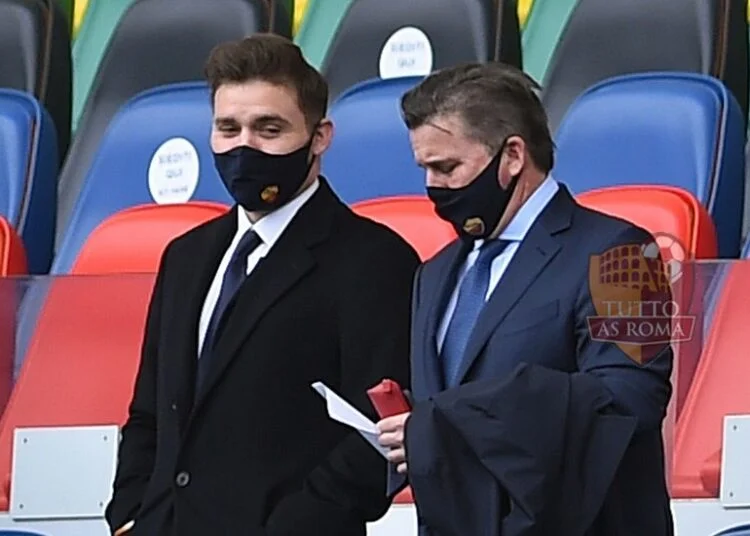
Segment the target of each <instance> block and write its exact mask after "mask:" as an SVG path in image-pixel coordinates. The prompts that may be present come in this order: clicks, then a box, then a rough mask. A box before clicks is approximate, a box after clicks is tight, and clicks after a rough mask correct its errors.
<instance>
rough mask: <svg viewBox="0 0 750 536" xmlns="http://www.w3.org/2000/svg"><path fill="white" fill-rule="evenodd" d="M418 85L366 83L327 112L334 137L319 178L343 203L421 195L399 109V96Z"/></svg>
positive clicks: (394, 80)
mask: <svg viewBox="0 0 750 536" xmlns="http://www.w3.org/2000/svg"><path fill="white" fill-rule="evenodd" d="M419 80H420V78H418V77H416V78H392V79H388V80H369V81H367V82H363V83H361V84H358V85H356V86H354V87H352V88H351V89H349V90H348V91H346V92H345V93H344V94H343V95H341V97H340V98H339V99H338V100H337V101H336V102H335V103H334V104H333V106H332V107H331V113H330V116H331V118H332V119H333V123H334V128H335V134H334V137H333V143H332V144H331V147H330V148H329V150H328V151H327V152H326V153H325V154H324V155H323V174H325V176H326V177H327V178H328V179H329V181H330V183H331V186H332V187H333V188H334V190H335V191H336V193H338V195H339V196H341V198H342V199H343V200H344V201H345V202H347V203H354V202H357V201H362V200H366V199H373V198H376V197H385V196H393V195H404V194H419V195H423V194H424V193H425V188H424V172H423V171H422V170H421V169H420V168H419V167H417V165H416V164H415V163H414V156H413V154H412V151H411V146H410V144H409V137H408V131H407V129H406V126H405V125H404V122H403V120H402V118H401V108H400V101H401V96H402V95H403V94H404V93H405V92H406V91H408V90H409V89H411V88H412V87H413V86H414V85H416V84H417V83H418V82H419Z"/></svg>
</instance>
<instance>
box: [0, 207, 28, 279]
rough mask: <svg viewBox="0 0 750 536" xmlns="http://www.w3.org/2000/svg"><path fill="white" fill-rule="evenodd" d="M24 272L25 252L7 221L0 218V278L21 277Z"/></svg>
mask: <svg viewBox="0 0 750 536" xmlns="http://www.w3.org/2000/svg"><path fill="white" fill-rule="evenodd" d="M25 273H27V271H26V251H25V250H24V247H23V243H22V242H21V239H20V238H19V236H18V235H17V234H16V232H15V231H14V230H13V228H12V227H11V226H10V224H9V223H8V221H7V220H6V219H5V218H3V217H2V216H0V277H8V276H13V275H22V274H25Z"/></svg>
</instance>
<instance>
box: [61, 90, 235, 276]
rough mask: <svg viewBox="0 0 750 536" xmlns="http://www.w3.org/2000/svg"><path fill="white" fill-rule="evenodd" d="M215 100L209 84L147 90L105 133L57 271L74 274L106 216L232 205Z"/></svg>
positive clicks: (126, 108) (136, 98)
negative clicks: (215, 142) (138, 209)
mask: <svg viewBox="0 0 750 536" xmlns="http://www.w3.org/2000/svg"><path fill="white" fill-rule="evenodd" d="M210 103H211V100H210V95H209V91H208V87H207V86H206V85H205V84H204V83H198V82H189V83H181V84H172V85H168V86H162V87H159V88H156V89H152V90H148V91H146V92H143V93H141V94H139V95H138V96H136V97H135V98H133V99H132V100H131V101H129V102H128V103H127V104H126V105H125V106H123V108H122V109H121V110H120V112H119V113H118V114H117V116H116V117H115V118H114V119H113V121H112V123H111V124H110V127H109V129H108V130H107V132H106V133H105V135H104V137H103V138H102V143H101V144H100V146H99V149H98V151H97V152H96V155H95V156H94V161H93V164H92V166H91V169H90V171H89V172H88V174H87V176H86V178H85V180H84V185H83V189H82V191H81V195H80V197H79V199H78V202H77V204H76V205H75V207H74V209H73V212H72V216H71V220H70V225H69V227H68V229H67V230H66V232H65V235H64V238H63V241H62V243H61V246H60V249H59V251H58V253H57V257H56V258H55V261H54V263H53V266H52V273H54V274H64V273H68V272H69V270H70V268H71V266H72V264H73V261H74V260H75V258H76V256H77V255H78V252H79V251H80V249H81V246H82V245H83V243H84V242H85V240H86V238H87V237H88V236H89V234H90V233H91V232H92V231H93V230H94V229H95V228H96V226H97V225H99V224H100V223H101V222H102V221H103V220H104V219H105V218H107V217H109V216H111V215H112V214H114V213H116V212H119V211H121V210H123V209H125V208H129V207H132V206H135V205H140V204H146V203H158V204H169V203H182V202H187V201H189V200H202V201H216V202H220V203H231V198H230V197H229V194H228V193H227V191H226V189H225V188H224V185H223V184H222V182H221V180H220V179H219V177H218V174H217V173H216V169H215V168H214V161H213V155H212V153H211V149H210V146H209V136H210V132H211V104H210Z"/></svg>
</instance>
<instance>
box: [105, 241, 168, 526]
mask: <svg viewBox="0 0 750 536" xmlns="http://www.w3.org/2000/svg"><path fill="white" fill-rule="evenodd" d="M164 258H166V253H165V254H164V257H163V258H162V265H161V266H160V268H159V272H158V275H157V277H156V282H155V284H154V290H153V292H152V296H151V302H150V304H149V308H148V314H147V317H146V327H145V331H144V338H143V345H142V349H141V362H140V366H139V368H138V374H137V376H136V379H135V387H134V391H133V397H132V400H131V403H130V407H129V411H128V419H127V421H126V423H125V425H124V426H123V428H122V432H121V434H122V438H121V441H120V445H119V452H118V465H117V472H116V474H115V480H114V490H113V495H112V500H111V501H110V503H109V505H108V506H107V509H106V513H105V517H106V519H107V523H108V524H109V526H110V528H111V529H112V530H113V531H114V530H116V529H117V528H119V527H121V526H122V525H123V524H125V523H126V522H128V521H130V520H131V519H132V518H133V516H135V514H136V513H137V511H138V509H139V508H140V505H141V501H142V500H143V495H144V493H145V491H146V486H147V485H148V481H149V479H150V478H151V473H152V471H153V467H154V459H155V454H156V382H157V363H156V360H157V349H158V339H159V330H160V316H161V307H162V294H163V280H164Z"/></svg>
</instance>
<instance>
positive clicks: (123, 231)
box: [70, 202, 228, 275]
mask: <svg viewBox="0 0 750 536" xmlns="http://www.w3.org/2000/svg"><path fill="white" fill-rule="evenodd" d="M227 209H228V207H227V206H226V205H221V204H219V203H205V202H204V203H201V202H193V203H185V204H179V205H141V206H137V207H132V208H128V209H125V210H123V211H122V212H118V213H117V214H115V215H114V216H111V217H109V218H107V219H106V220H104V221H103V222H102V223H101V225H99V226H98V227H97V228H96V229H95V230H94V232H92V233H91V235H90V236H89V238H88V240H86V243H85V244H84V245H83V247H82V248H81V251H80V253H79V254H78V258H77V259H76V261H75V263H74V264H73V268H72V269H71V271H70V273H71V274H72V275H94V274H96V275H102V274H122V273H146V274H153V273H156V272H157V270H158V269H159V260H160V259H161V256H162V253H163V252H164V249H165V248H166V246H167V244H168V243H169V242H170V241H171V240H172V239H174V238H176V237H177V236H180V235H182V234H184V233H186V232H187V231H189V230H190V229H192V228H193V227H196V226H197V225H200V224H202V223H205V222H207V221H208V220H211V219H213V218H218V217H219V216H222V215H223V214H225V213H226V212H227Z"/></svg>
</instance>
